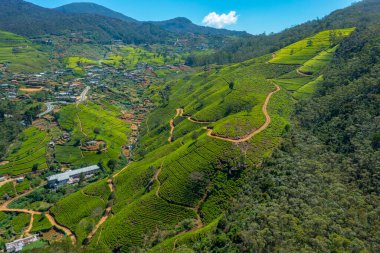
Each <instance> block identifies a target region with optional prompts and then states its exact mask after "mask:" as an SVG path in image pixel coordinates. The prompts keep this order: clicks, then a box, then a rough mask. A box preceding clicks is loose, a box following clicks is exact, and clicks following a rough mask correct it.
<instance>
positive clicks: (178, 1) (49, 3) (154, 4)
mask: <svg viewBox="0 0 380 253" xmlns="http://www.w3.org/2000/svg"><path fill="white" fill-rule="evenodd" d="M28 1H29V2H32V3H35V4H38V5H40V6H43V7H48V8H53V7H58V6H60V5H64V4H67V3H71V2H84V1H88V2H94V3H97V4H101V5H103V6H106V7H108V8H110V9H113V10H115V11H118V12H121V13H123V14H125V15H127V16H130V17H132V18H135V19H138V20H144V21H147V20H166V19H170V18H174V17H187V18H189V19H191V20H192V21H193V22H194V23H196V24H199V25H201V24H202V22H203V20H204V18H205V17H206V16H208V15H209V14H210V13H212V12H215V14H211V15H209V19H208V21H209V22H208V24H209V25H213V26H218V27H222V26H225V28H227V29H232V30H244V31H247V32H249V33H252V34H259V33H263V32H267V33H270V32H279V31H281V30H283V29H285V28H288V27H291V26H293V25H297V24H300V23H303V22H305V21H308V20H311V19H315V18H317V17H319V18H322V17H323V16H325V15H327V14H329V13H330V12H331V11H334V10H336V9H340V8H344V7H346V6H349V5H351V3H353V2H355V0H137V1H136V0H90V1H89V0H82V1H76V0H28ZM231 11H234V12H236V13H232V12H231ZM229 13H230V15H226V16H222V17H221V16H219V15H221V14H229ZM236 18H237V20H236ZM227 24H229V25H227Z"/></svg>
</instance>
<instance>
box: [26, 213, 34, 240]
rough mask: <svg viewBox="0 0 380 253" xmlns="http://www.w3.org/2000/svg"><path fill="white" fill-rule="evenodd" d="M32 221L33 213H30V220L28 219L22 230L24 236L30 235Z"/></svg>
mask: <svg viewBox="0 0 380 253" xmlns="http://www.w3.org/2000/svg"><path fill="white" fill-rule="evenodd" d="M33 222H34V214H31V215H30V221H29V225H28V227H27V228H26V229H25V231H24V235H25V236H30V231H31V230H32V228H33Z"/></svg>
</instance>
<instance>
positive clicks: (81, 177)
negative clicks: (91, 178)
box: [78, 173, 84, 185]
mask: <svg viewBox="0 0 380 253" xmlns="http://www.w3.org/2000/svg"><path fill="white" fill-rule="evenodd" d="M83 182H84V174H83V173H80V175H79V183H78V184H79V185H82V184H83Z"/></svg>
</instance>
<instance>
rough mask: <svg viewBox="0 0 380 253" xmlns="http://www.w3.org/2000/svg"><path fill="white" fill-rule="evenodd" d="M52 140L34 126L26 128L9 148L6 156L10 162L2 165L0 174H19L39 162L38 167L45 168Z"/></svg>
mask: <svg viewBox="0 0 380 253" xmlns="http://www.w3.org/2000/svg"><path fill="white" fill-rule="evenodd" d="M49 141H50V139H49V136H48V134H47V133H46V132H44V131H41V130H38V129H37V128H34V127H29V128H27V129H25V130H24V131H23V132H22V134H20V136H19V139H18V141H16V142H15V143H14V144H13V145H12V146H11V147H10V149H9V150H8V155H7V156H6V157H5V160H6V161H9V163H7V164H5V165H2V166H0V175H4V174H10V175H19V174H22V173H26V172H30V171H32V167H33V165H35V164H38V169H39V170H41V169H45V168H46V167H47V165H46V147H47V143H48V142H49Z"/></svg>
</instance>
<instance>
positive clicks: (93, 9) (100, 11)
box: [54, 3, 137, 23]
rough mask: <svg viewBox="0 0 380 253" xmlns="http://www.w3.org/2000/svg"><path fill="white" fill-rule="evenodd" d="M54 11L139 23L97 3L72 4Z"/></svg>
mask: <svg viewBox="0 0 380 253" xmlns="http://www.w3.org/2000/svg"><path fill="white" fill-rule="evenodd" d="M54 10H57V11H59V12H63V13H78V14H80V13H82V14H85V13H87V14H96V15H99V16H105V17H109V18H114V19H120V20H122V21H125V22H134V23H135V22H137V20H135V19H133V18H131V17H127V16H125V15H124V14H122V13H120V12H116V11H113V10H111V9H108V8H106V7H104V6H101V5H98V4H95V3H71V4H66V5H62V6H60V7H57V8H54Z"/></svg>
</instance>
